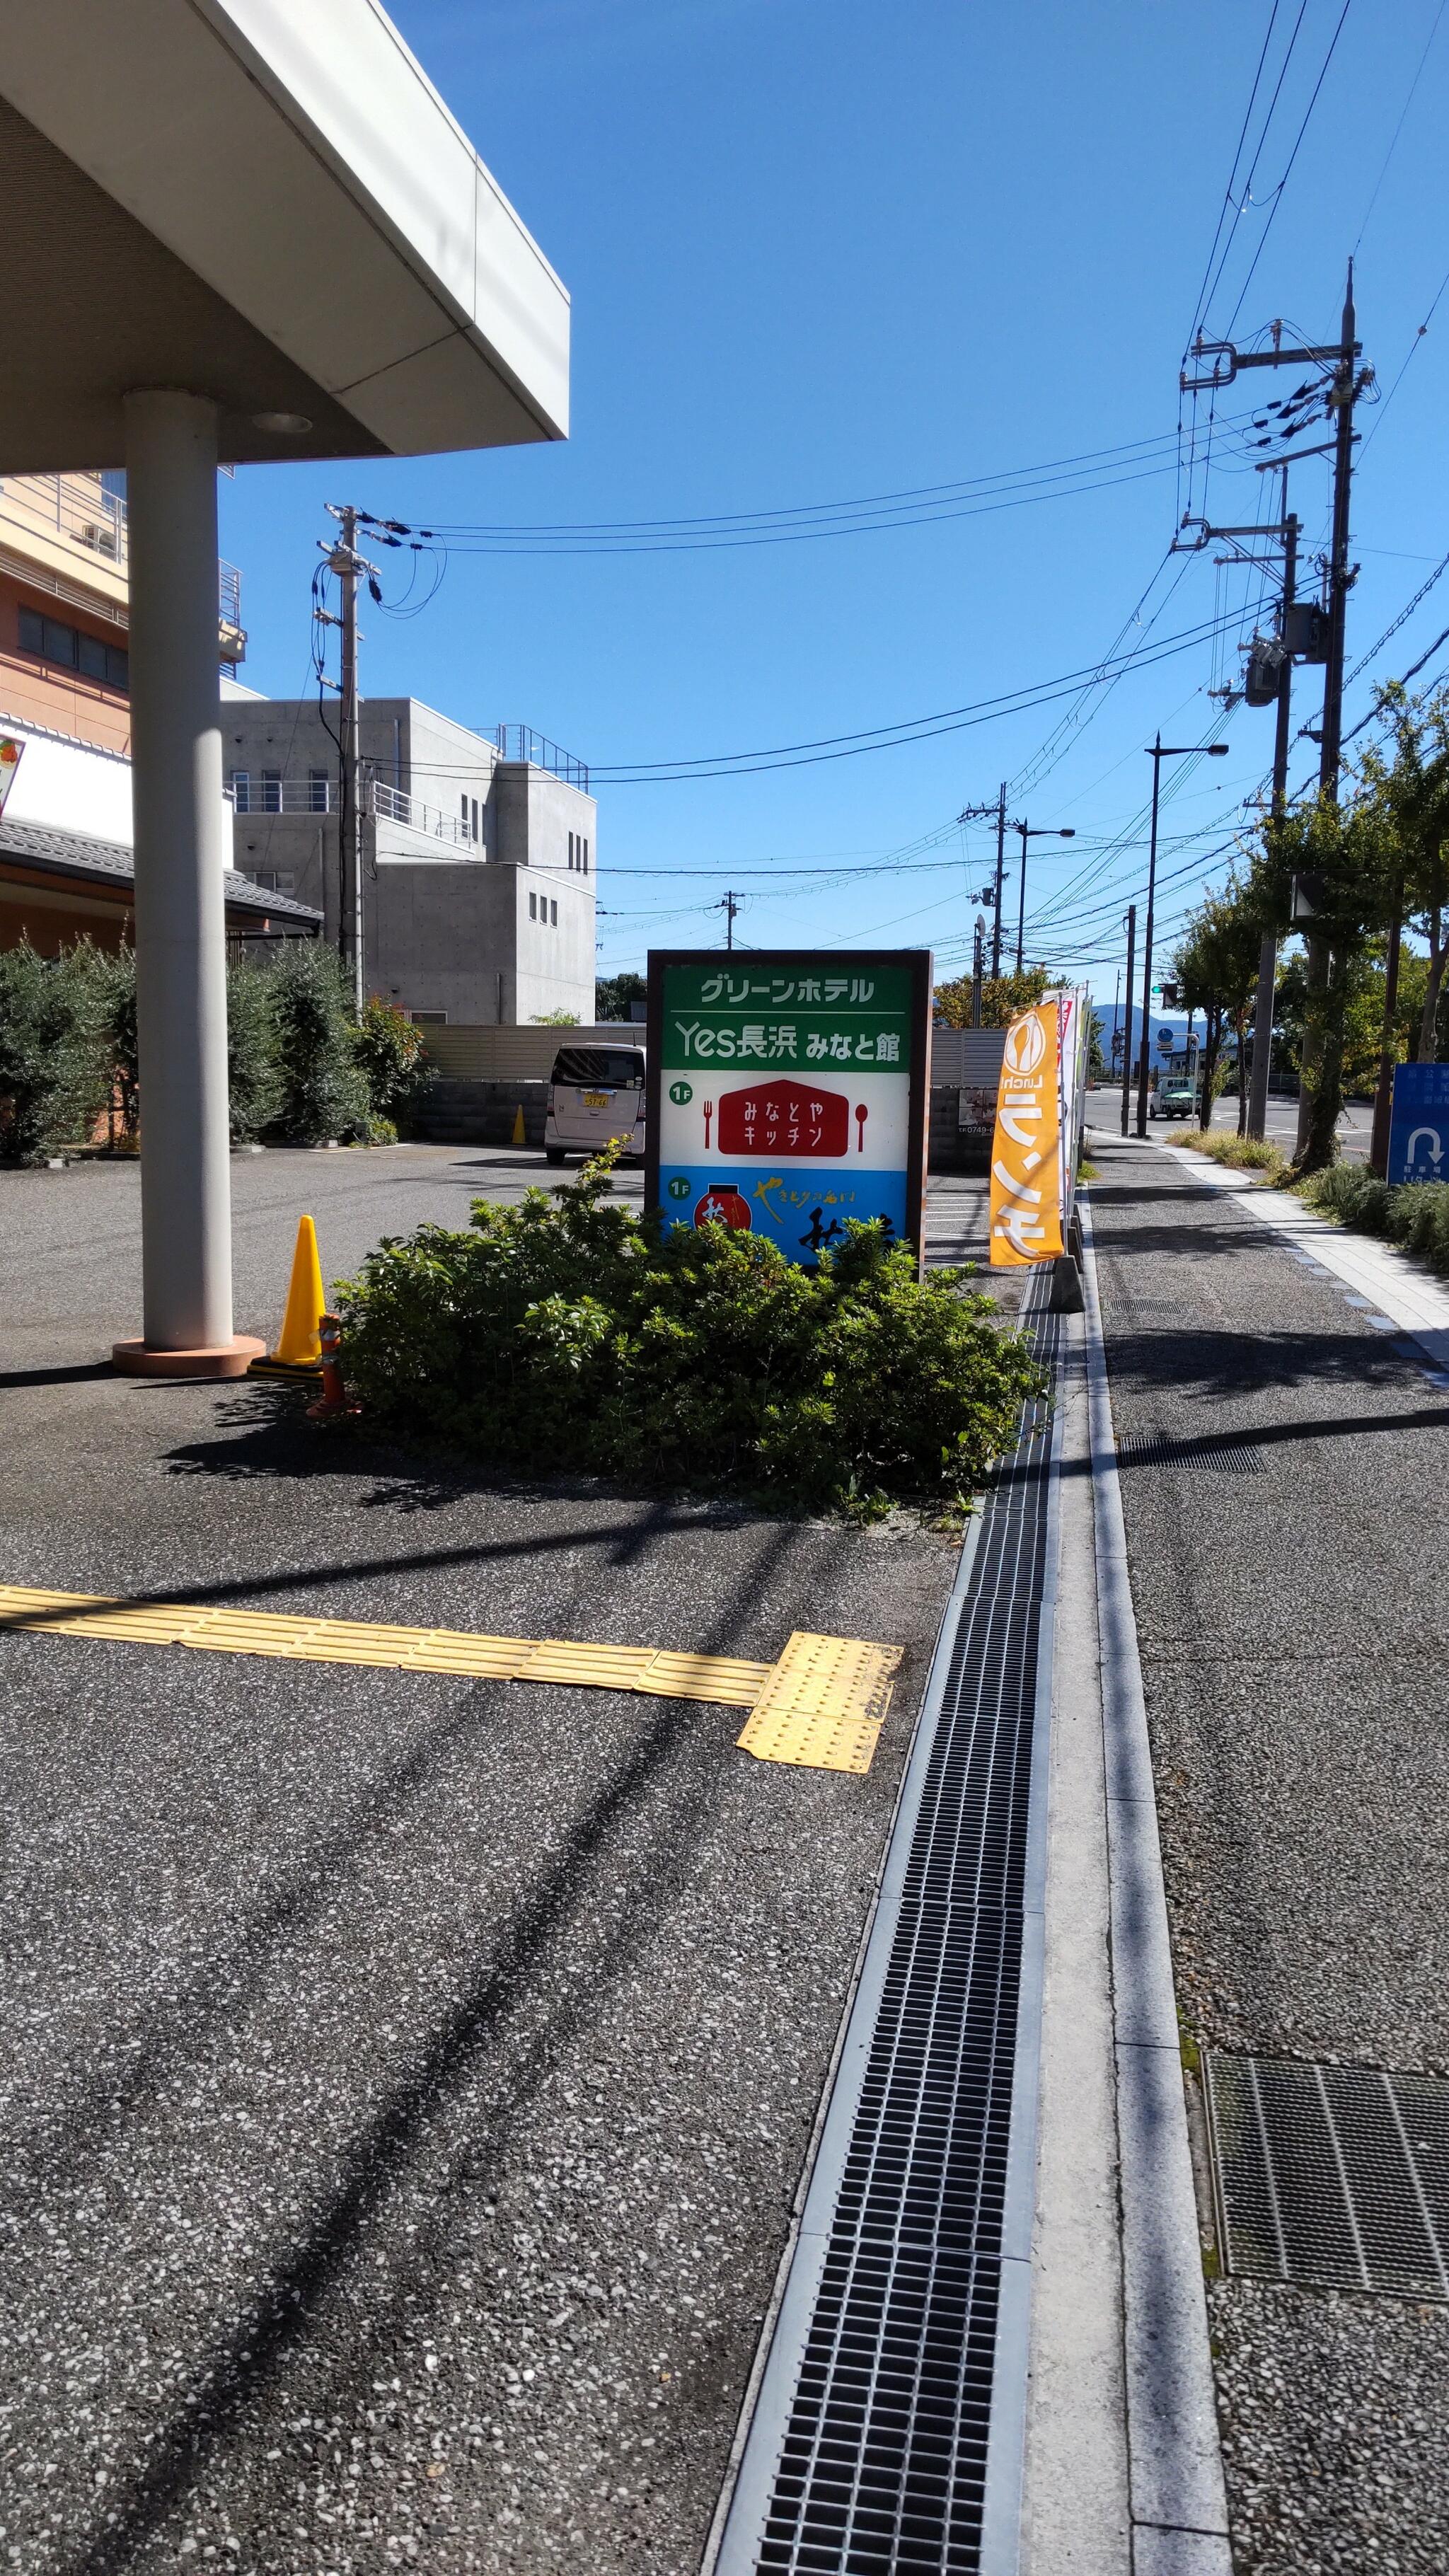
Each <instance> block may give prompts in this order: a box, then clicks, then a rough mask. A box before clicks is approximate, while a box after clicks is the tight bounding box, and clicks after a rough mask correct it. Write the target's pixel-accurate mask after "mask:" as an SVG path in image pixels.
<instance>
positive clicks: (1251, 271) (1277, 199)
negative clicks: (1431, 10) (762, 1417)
mask: <svg viewBox="0 0 1449 2576" xmlns="http://www.w3.org/2000/svg"><path fill="white" fill-rule="evenodd" d="M1352 7H1353V0H1343V7H1342V8H1341V10H1340V11H1339V13H1338V24H1337V26H1336V27H1335V28H1334V31H1333V34H1332V35H1331V36H1330V38H1329V40H1328V51H1327V53H1326V54H1325V55H1324V57H1323V62H1322V65H1321V67H1320V70H1319V74H1318V78H1317V80H1316V81H1315V82H1314V84H1313V95H1312V97H1311V98H1310V99H1309V102H1308V105H1307V106H1306V108H1305V109H1304V111H1303V122H1302V124H1301V125H1300V126H1299V128H1298V132H1297V134H1296V135H1295V136H1294V138H1293V149H1292V151H1291V152H1290V153H1289V155H1288V166H1287V168H1286V169H1285V170H1284V173H1283V176H1282V178H1281V179H1280V180H1279V182H1278V185H1277V187H1276V188H1275V189H1274V191H1273V202H1272V204H1271V206H1270V207H1269V209H1268V220H1267V222H1266V223H1265V224H1264V226H1263V229H1262V231H1261V233H1260V234H1259V235H1258V247H1257V249H1256V250H1255V251H1254V253H1253V256H1252V259H1251V260H1250V262H1249V264H1248V274H1247V276H1246V277H1245V278H1244V280H1243V283H1242V285H1241V286H1240V288H1239V289H1238V300H1237V303H1236V304H1235V305H1234V306H1233V309H1232V311H1231V313H1230V314H1229V315H1228V323H1227V329H1226V330H1225V331H1224V333H1223V338H1224V339H1225V340H1230V339H1231V338H1232V336H1233V325H1234V323H1235V322H1236V321H1237V318H1238V315H1239V314H1240V313H1241V311H1242V309H1243V298H1244V296H1245V295H1246V294H1247V292H1248V289H1249V287H1250V286H1251V285H1252V282H1253V278H1254V275H1255V273H1256V271H1257V266H1258V262H1259V260H1260V259H1261V258H1262V256H1263V252H1264V249H1265V248H1266V246H1267V240H1268V235H1269V233H1270V232H1271V231H1272V229H1273V222H1274V218H1275V216H1276V215H1277V212H1278V209H1279V207H1280V206H1281V204H1282V203H1283V191H1284V189H1285V188H1286V187H1287V185H1288V182H1289V180H1290V179H1291V177H1292V175H1293V165H1294V163H1295V161H1296V160H1297V158H1298V155H1299V152H1300V151H1301V149H1302V146H1303V138H1304V136H1305V134H1306V133H1307V132H1308V128H1309V124H1310V122H1311V120H1312V116H1313V111H1314V109H1315V107H1316V106H1317V105H1318V93H1319V91H1320V90H1321V89H1322V87H1323V84H1324V82H1325V80H1326V79H1327V78H1328V66H1329V64H1330V63H1331V62H1332V60H1333V57H1334V54H1335V52H1336V51H1337V49H1338V40H1339V37H1340V36H1341V35H1342V34H1343V27H1344V20H1345V19H1346V18H1347V16H1348V13H1349V11H1350V9H1351V8H1352ZM1295 33H1296V30H1295Z"/></svg>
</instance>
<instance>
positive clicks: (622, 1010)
mask: <svg viewBox="0 0 1449 2576" xmlns="http://www.w3.org/2000/svg"><path fill="white" fill-rule="evenodd" d="M648 990H649V987H648V985H647V984H646V982H645V980H644V978H643V976H642V975H637V974H635V973H633V972H632V971H631V972H629V973H628V974H624V975H601V976H600V977H599V979H598V982H597V983H596V984H595V986H594V1017H595V1019H596V1020H627V1019H628V1018H629V1017H630V1011H629V1005H630V1003H631V1002H642V1001H643V1000H644V999H645V996H646V995H647V993H648Z"/></svg>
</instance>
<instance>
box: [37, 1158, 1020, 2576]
mask: <svg viewBox="0 0 1449 2576" xmlns="http://www.w3.org/2000/svg"><path fill="white" fill-rule="evenodd" d="M536 1177H542V1174H541V1172H539V1171H538V1170H537V1169H536V1168H535V1165H534V1161H533V1158H531V1157H522V1156H508V1155H497V1154H490V1155H485V1154H482V1153H480V1152H474V1151H472V1150H471V1149H466V1148H465V1149H462V1150H459V1149H453V1148H434V1149H407V1150H405V1151H399V1152H395V1153H388V1154H377V1155H367V1156H362V1155H341V1154H333V1155H325V1156H324V1155H311V1156H306V1157H300V1156H297V1157H294V1156H287V1155H280V1154H278V1155H264V1156H260V1157H255V1158H243V1159H240V1160H238V1162H237V1163H236V1164H235V1165H234V1181H235V1201H236V1247H237V1262H236V1267H237V1279H238V1301H237V1303H238V1322H239V1324H240V1325H242V1326H244V1327H248V1328H251V1329H256V1330H261V1331H264V1332H267V1333H269V1334H271V1333H274V1331H275V1327H276V1323H277V1320H278V1318H279V1314H280V1307H281V1300H282V1294H283V1290H284V1286H285V1279H286V1269H287V1263H288V1260H289V1258H290V1252H291V1245H292V1238H293V1234H294V1231H295V1225H296V1218H297V1215H298V1213H299V1212H300V1211H301V1210H302V1209H303V1208H306V1209H307V1210H308V1211H309V1212H310V1213H312V1214H313V1215H314V1216H315V1218H316V1220H317V1225H318V1231H319V1235H320V1237H321V1242H322V1251H323V1259H324V1264H325V1268H326V1271H327V1275H328V1276H329V1277H335V1276H336V1275H338V1274H339V1273H341V1272H344V1271H346V1270H347V1269H349V1268H350V1267H352V1266H353V1265H355V1264H356V1262H357V1261H358V1260H359V1259H360V1258H361V1255H362V1254H363V1252H364V1251H365V1250H366V1249H367V1247H368V1246H369V1244H371V1243H372V1242H373V1241H375V1240H376V1239H377V1237H378V1236H379V1235H380V1234H382V1233H386V1232H402V1231H404V1230H406V1228H407V1227H408V1226H410V1225H411V1224H413V1223H415V1222H417V1221H418V1220H419V1219H420V1218H422V1217H424V1216H426V1217H437V1218H440V1219H442V1220H444V1221H460V1220H461V1219H462V1218H463V1217H464V1216H465V1215H466V1209H467V1204H468V1201H469V1199H470V1198H471V1197H473V1196H475V1195H478V1194H479V1193H480V1192H483V1191H485V1190H486V1191H488V1192H490V1193H491V1194H499V1193H501V1192H502V1191H505V1190H511V1189H516V1188H519V1187H521V1186H524V1185H526V1183H527V1182H528V1181H530V1180H532V1179H534V1178H536ZM136 1184H137V1175H136V1173H135V1171H134V1170H133V1169H114V1168H106V1169H100V1170H96V1169H84V1168H82V1169H77V1170H73V1171H70V1172H66V1173H56V1174H50V1173H44V1174H3V1175H0V1276H3V1300H0V1302H3V1312H4V1315H5V1319H6V1321H5V1342H4V1348H3V1351H0V1378H3V1383H4V1385H5V1389H6V1400H7V1406H8V1417H7V1418H8V1424H9V1443H8V1449H9V1458H10V1469H11V1472H10V1474H9V1475H8V1477H7V1479H6V1486H5V1493H4V1500H3V1506H0V1518H3V1525H4V1538H3V1551H0V1554H3V1579H5V1580H8V1581H11V1582H21V1583H25V1582H30V1583H34V1584H37V1585H45V1586H51V1587H55V1588H58V1589H68V1590H69V1589H74V1590H81V1591H85V1590H91V1591H105V1592H111V1591H115V1592H150V1593H151V1594H152V1595H153V1596H155V1597H159V1598H162V1599H176V1598H178V1597H179V1598H193V1597H194V1598H203V1599H206V1600H219V1601H229V1602H234V1603H238V1604H242V1605H244V1606H247V1607H249V1608H257V1607H265V1608H275V1609H298V1610H300V1609H311V1610H322V1611H325V1612H326V1613H327V1614H328V1615H331V1616H339V1617H344V1618H346V1617H363V1618H370V1619H383V1620H397V1621H400V1622H404V1623H406V1624H410V1625H445V1626H454V1627H471V1628H482V1629H488V1630H495V1631H504V1632H507V1633H512V1634H524V1635H529V1634H537V1635H549V1634H551V1635H554V1636H564V1637H578V1638H589V1637H597V1638H601V1639H608V1640H617V1641H620V1642H649V1643H654V1644H659V1645H670V1646H681V1647H684V1646H688V1647H696V1648H700V1649H704V1650H707V1651H713V1652H721V1653H727V1654H735V1655H745V1656H752V1657H758V1658H760V1659H762V1660H765V1659H769V1658H771V1657H773V1656H774V1655H775V1654H776V1653H777V1652H778V1651H779V1649H780V1647H781V1645H782V1644H783V1643H784V1641H785V1638H786V1637H787V1636H788V1634H789V1633H790V1631H791V1629H792V1628H795V1627H805V1628H818V1629H824V1630H827V1631H834V1632H838V1633H845V1634H854V1635H866V1636H874V1637H879V1638H881V1639H884V1640H888V1641H890V1642H894V1643H899V1644H901V1645H902V1646H904V1647H905V1649H906V1660H905V1664H904V1667H903V1670H902V1674H901V1678H900V1682H899V1686H898V1689H897V1693H896V1699H895V1703H894V1706H893V1710H892V1713H891V1716H890V1718H889V1720H888V1722H887V1725H886V1728H885V1731H884V1734H883V1736H882V1740H881V1746H880V1750H879V1753H878V1755H877V1757H876V1761H875V1764H874V1767H873V1769H872V1771H871V1773H870V1775H869V1777H868V1778H866V1779H864V1780H858V1779H854V1778H849V1777H844V1776H841V1775H838V1774H827V1773H820V1772H808V1771H791V1770H786V1769H778V1768H774V1767H771V1766H767V1765H761V1764H756V1763H755V1762H753V1761H751V1760H750V1759H749V1757H748V1756H746V1755H744V1754H741V1753H740V1752H738V1751H737V1750H736V1748H735V1744H734V1737H735V1734H736V1733H737V1731H738V1722H739V1721H738V1716H737V1713H736V1712H733V1711H731V1710H729V1709H727V1708H718V1707H710V1708H705V1707H701V1706H698V1705H695V1704H691V1703H684V1702H659V1701H644V1700H640V1699H636V1698H632V1697H627V1696H624V1695H617V1694H612V1693H607V1692H598V1691H583V1690H573V1689H561V1688H543V1687H537V1686H529V1685H525V1684H517V1683H491V1682H471V1681H470V1682H458V1681H453V1680H449V1679H447V1678H446V1677H443V1676H440V1675H404V1674H400V1673H397V1674H394V1673H378V1672H366V1671H359V1670H356V1669H352V1668H347V1667H342V1666H331V1665H319V1664H296V1663H287V1662H280V1661H270V1660H254V1659H249V1658H242V1657H233V1656H218V1655H206V1654H201V1653H192V1652H188V1651H186V1650H184V1649H177V1648H161V1647H150V1646H143V1645H135V1644H122V1643H119V1642H110V1643H107V1642H104V1641H101V1640H95V1639H92V1640H77V1639H72V1638H54V1639H48V1638H43V1637H38V1636H30V1635H25V1636H22V1635H14V1636H11V1637H8V1638H6V1639H4V1640H3V1641H0V1654H3V1659H4V1667H5V1679H6V1691H5V1702H4V1716H3V1720H0V1769H3V1795H4V1800H5V1811H6V1817H7V1832H6V1837H5V1847H4V1857H3V1863H0V1867H3V1874H4V1885H3V1891H0V1959H3V1966H0V2065H3V2067H4V2071H5V2072H4V2086H5V2089H4V2095H3V2103H0V2155H3V2162H4V2181H3V2186H0V2565H9V2566H11V2567H15V2568H19V2569H22V2570H23V2571H24V2572H25V2576H109V2572H110V2571H113V2570H121V2569H133V2568H134V2569H138V2570H145V2571H154V2572H155V2576H160V2571H163V2570H164V2571H166V2576H174V2571H175V2570H177V2569H179V2568H186V2567H190V2566H191V2565H193V2564H196V2565H217V2566H231V2567H235V2568H239V2569H241V2570H244V2571H247V2572H248V2576H326V2571H333V2576H344V2571H346V2576H374V2571H380V2570H383V2569H390V2568H394V2567H399V2566H404V2567H405V2566H412V2565H417V2566H420V2567H427V2568H429V2569H432V2570H436V2571H438V2576H454V2571H463V2570H475V2569H476V2570H480V2571H481V2570H488V2571H493V2570H502V2569H507V2570H512V2569H518V2570H527V2571H530V2576H532V2571H543V2570H548V2571H552V2570H555V2569H558V2570H562V2569H569V2570H571V2571H576V2570H578V2569H580V2568H588V2569H590V2570H593V2569H604V2568H618V2569H620V2570H629V2571H636V2570H643V2571H649V2576H656V2572H657V2576H685V2571H687V2570H691V2569H693V2568H694V2567H695V2566H696V2565H697V2562H698V2557H699V2552H700V2549H701V2546H702V2544H703V2540H704V2536H705V2532H706V2530H707V2527H708V2524H709V2519H710V2515H711V2512H712V2510H713V2506H714V2502H715V2497H716V2494H717V2492H718V2487H719V2482H720V2478H721V2475H722V2472H723V2469H724V2465H725V2460H726V2456H727V2452H728V2448H729V2443H730V2440H731V2438H732V2435H733V2432H734V2427H735V2421H736V2417H737V2413H738V2409H739V2405H740V2401H741V2396H742V2392H743V2387H744V2382H745V2379H746V2376H747V2374H748V2371H749V2367H750V2363H751V2359H752V2356H753V2352H754V2348H755V2343H756V2339H757V2336H758V2333H759V2329H760V2323H761V2320H762V2317H763V2315H764V2312H765V2309H766V2305H767V2302H768V2299H769V2296H770V2290H771V2284H772V2281H773V2279H774V2275H775V2270H776V2266H777V2263H778V2259H779V2256H780V2253H781V2250H782V2247H783V2244H784V2241H785V2235H786V2230H787V2224H788V2216H789V2211H790V2206H791V2201H792V2196H793V2194H794V2192H795V2188H796V2183H797V2179H798V2177H799V2174H800V2170H801V2166H802V2162H803V2159H804V2156H805V2151H806V2146H807V2142H808V2139H809V2136H810V2132H811V2127H812V2123H813V2121H814V2118H815V2115H816V2110H817V2105H818V2101H819V2097H820V2092H821V2087H822V2084H823V2081H824V2078H825V2074H826V2071H827V2068H828V2064H829V2059H830V2053H831V2049H832V2046H833V2043H834V2038H835V2033H836V2029H837V2025H838V2021H839V2016H840V2012H841V2009H842V2005H843V2003H844V2000H845V1997H846V1994H847V1992H848V1988H849V1983H850V1978H851V1974H852V1969H853V1965H854V1961H855V1957H856V1953H857V1948H858V1943H859V1939H860V1935H861V1931H862V1927H863V1924H864V1920H865V1917H866V1913H867V1909H868V1905H869V1900H870V1894H871V1890H872V1888H873V1885H874V1881H875V1875H876V1870H877V1867H878V1863H879V1859H880V1854H881V1851H882V1848H883V1844H884V1840H885V1835H886V1831H887V1827H888V1823H889V1818H890V1814H891V1809H892V1804H893V1800H894V1795H895V1791H896V1786H897V1783H898V1780H899V1776H900V1769H901V1764H902V1760H903V1756H904V1751H905V1748H906V1744H907V1741H908V1738H909V1733H910V1727H911V1723H912V1721H913V1718H914V1714H915V1710H916V1707H917V1704H918V1700H919V1695H920V1690H921V1686H922V1682H923V1678H924V1674H925V1670H926V1666H927V1663H928V1659H929V1655H930V1650H931V1646H932V1643H933V1640H934V1635H935V1630H936V1626H937V1622H938V1619H939V1615H940V1611H941V1607H942V1604H943V1601H944V1598H945V1595H946V1591H947V1589H948V1586H949V1582H950V1579H951V1574H952V1571H953V1563H954V1548H953V1547H952V1545H951V1544H950V1543H949V1542H948V1541H947V1540H946V1539H945V1538H943V1537H942V1536H940V1535H938V1534H936V1533H933V1532H930V1531H926V1530H922V1529H919V1528H917V1527H915V1526H914V1525H910V1524H907V1523H904V1522H902V1523H899V1524H894V1523H893V1524H890V1525H887V1526H885V1527H883V1528H880V1529H876V1530H872V1531H865V1532H860V1531H854V1530H850V1529H846V1528H843V1527H841V1526H839V1525H836V1524H826V1523H818V1522H816V1523H811V1522H787V1521H779V1520H775V1519H773V1518H771V1517H770V1516H768V1515H765V1514H759V1513H754V1512H750V1511H748V1510H744V1509H740V1508H736V1507H733V1506H716V1505H712V1504H708V1503H698V1502H675V1501H663V1502H661V1501H660V1500H658V1499H652V1498H644V1497H640V1498H629V1497H624V1498H621V1497H619V1496H618V1495H616V1494H611V1493H605V1492H603V1491H601V1490H600V1489H598V1488H593V1487H589V1486H586V1485H580V1484H575V1485H566V1484H562V1483H559V1482H548V1481H547V1480H546V1479H545V1480H542V1481H540V1480H538V1478H537V1476H536V1475H535V1477H534V1478H533V1479H531V1480H530V1481H522V1480H521V1481H520V1482H519V1483H518V1484H517V1485H516V1486H514V1487H512V1488H509V1487H504V1486H500V1485H499V1484H498V1483H497V1482H494V1483H493V1484H491V1485H489V1484H485V1483H483V1482H482V1481H481V1480H473V1479H470V1478H468V1477H467V1476H454V1475H451V1474H449V1473H446V1472H444V1473H440V1472H436V1471H434V1470H430V1469H427V1468H425V1467H420V1466H418V1465H417V1464H416V1463H415V1462H411V1461H409V1460H407V1459H404V1458H401V1457H399V1456H397V1455H395V1454H391V1453H383V1452H370V1451H368V1450H367V1449H366V1448H355V1447H351V1446H348V1447H346V1448H344V1447H342V1446H341V1445H340V1444H337V1445H334V1444H331V1443H329V1442H327V1441H326V1440H325V1439H323V1438H320V1437H319V1436H318V1435H317V1434H315V1433H313V1432H311V1431H310V1430H308V1429H307V1428H305V1427H304V1426H303V1425H302V1424H301V1423H300V1421H299V1419H298V1415H297V1409H296V1400H295V1398H293V1397H291V1396H290V1395H289V1394H277V1393H275V1392H273V1391H269V1390H266V1389H264V1388H258V1387H246V1386H236V1387H230V1388H222V1389H216V1388H208V1387H205V1386H187V1385H166V1384H152V1383H146V1382H141V1381H131V1380H119V1379H116V1378H114V1377H112V1376H110V1375H109V1374H108V1373H107V1372H106V1371H105V1370H104V1368H103V1367H102V1366H101V1364H100V1363H101V1355H102V1354H103V1353H104V1352H105V1351H106V1350H107V1349H108V1347H109V1344H110V1342H111V1340H112V1339H114V1338H115V1337H116V1336H117V1335H119V1334H121V1333H123V1332H126V1331H128V1330H134V1328H135V1318H136V1313H137V1308H138V1266H139V1258H138V1256H139V1237H138V1200H137V1188H136ZM635 1186H637V1184H635ZM629 1187H630V1183H629V1181H628V1179H627V1178H626V1181H625V1188H626V1190H627V1189H628V1188H629ZM981 1199H982V1193H981V1189H980V1185H979V1184H970V1183H963V1184H959V1185H948V1186H947V1187H946V1188H943V1189H941V1190H940V1192H939V1195H938V1196H937V1198H936V1199H935V1200H934V1201H933V1206H934V1207H935V1209H936V1213H937V1218H938V1224H939V1231H940V1234H941V1236H942V1239H943V1241H944V1240H949V1242H950V1244H951V1246H952V1249H953V1250H954V1249H956V1248H957V1247H958V1246H959V1247H960V1248H962V1249H965V1248H966V1247H967V1246H968V1245H969V1243H970V1242H971V1241H972V1240H973V1239H976V1237H979V1228H980V1222H981ZM948 1229H949V1232H948ZM526 1463H527V1464H528V1465H529V1466H530V1467H531V1468H533V1469H535V1470H537V1469H539V1468H541V1467H542V1466H543V1465H545V1464H546V1462H526Z"/></svg>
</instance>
